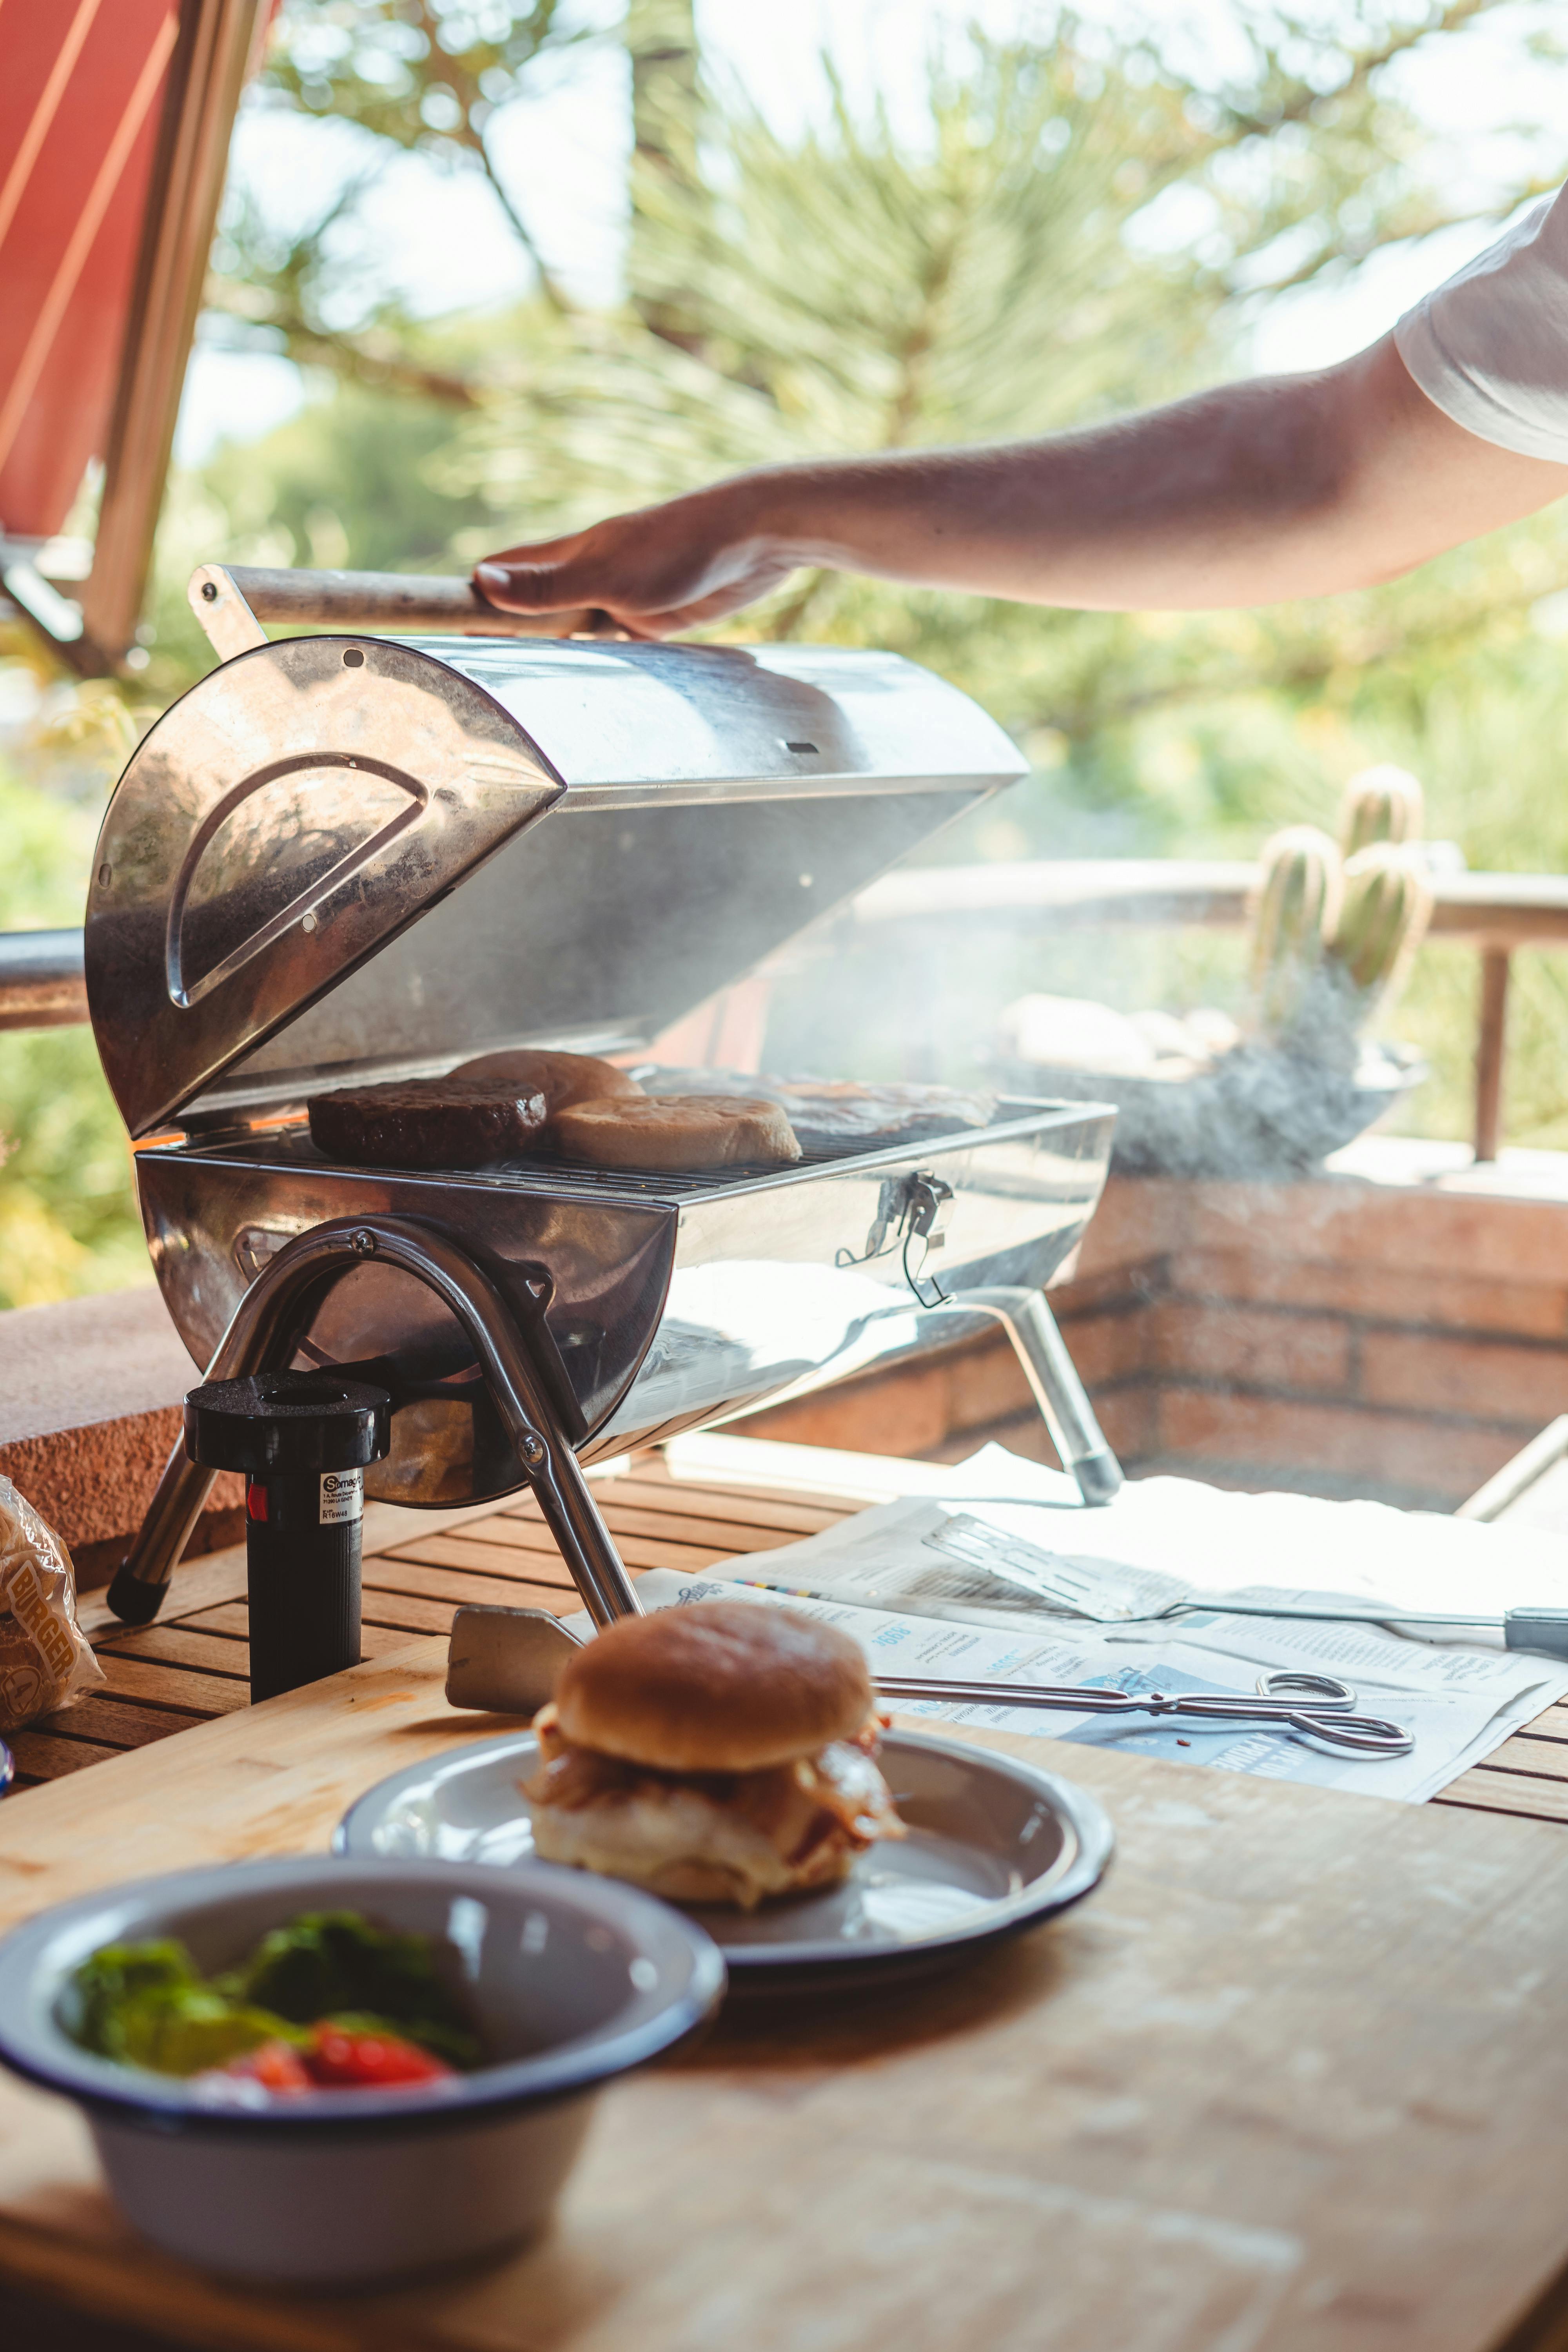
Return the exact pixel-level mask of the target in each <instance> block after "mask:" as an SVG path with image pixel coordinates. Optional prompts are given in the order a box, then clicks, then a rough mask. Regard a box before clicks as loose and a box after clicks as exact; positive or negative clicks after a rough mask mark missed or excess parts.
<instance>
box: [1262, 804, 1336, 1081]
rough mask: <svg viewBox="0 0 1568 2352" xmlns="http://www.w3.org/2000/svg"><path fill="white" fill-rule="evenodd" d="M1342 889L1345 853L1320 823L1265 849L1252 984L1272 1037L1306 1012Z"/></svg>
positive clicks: (1292, 831) (1296, 828)
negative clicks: (1342, 869)
mask: <svg viewBox="0 0 1568 2352" xmlns="http://www.w3.org/2000/svg"><path fill="white" fill-rule="evenodd" d="M1341 893H1342V877H1341V871H1340V854H1339V851H1338V850H1337V849H1336V848H1335V846H1334V845H1333V843H1332V842H1331V840H1330V839H1329V836H1328V835H1327V834H1326V833H1320V832H1319V830H1318V828H1317V826H1316V825H1311V824H1293V825H1289V826H1288V827H1287V828H1286V830H1285V831H1284V832H1283V833H1277V834H1276V835H1275V836H1274V838H1273V840H1272V841H1271V842H1269V844H1268V846H1267V848H1266V849H1265V850H1264V853H1263V880H1262V885H1261V887H1260V889H1259V891H1258V902H1257V906H1256V908H1255V910H1254V914H1253V927H1252V965H1251V982H1252V993H1253V999H1254V1003H1255V1005H1256V1008H1257V1020H1258V1027H1259V1028H1260V1029H1261V1030H1262V1032H1263V1034H1265V1035H1266V1036H1273V1037H1277V1036H1279V1035H1280V1034H1282V1033H1283V1032H1285V1031H1287V1030H1289V1027H1290V1026H1291V1024H1292V1023H1293V1021H1294V1020H1295V1019H1296V1017H1297V1015H1298V1014H1299V1013H1300V1011H1301V1008H1302V1005H1303V1003H1304V1002H1305V1000H1306V997H1307V994H1308V992H1309V991H1310V988H1311V985H1312V981H1313V978H1314V976H1315V974H1316V973H1317V971H1318V970H1319V967H1320V965H1321V961H1322V957H1323V951H1324V947H1325V944H1326V942H1327V940H1329V939H1330V938H1331V936H1332V934H1333V932H1334V929H1335V927H1336V925H1337V924H1338V921H1339V918H1340V899H1341Z"/></svg>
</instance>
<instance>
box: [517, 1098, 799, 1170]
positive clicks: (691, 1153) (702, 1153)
mask: <svg viewBox="0 0 1568 2352" xmlns="http://www.w3.org/2000/svg"><path fill="white" fill-rule="evenodd" d="M550 1132H551V1135H552V1139H554V1142H555V1145H556V1148H557V1150H560V1151H561V1152H562V1154H563V1156H564V1157H565V1158H566V1159H568V1160H591V1161H592V1162H593V1163H594V1165H595V1167H598V1168H651V1169H665V1168H669V1169H702V1168H736V1167H744V1166H749V1165H754V1164H756V1163H757V1162H770V1163H771V1162H777V1161H781V1160H798V1159H799V1158H800V1145H799V1143H798V1142H797V1141H796V1140H795V1129H793V1128H792V1127H791V1125H790V1123H789V1120H788V1118H786V1117H785V1115H784V1112H783V1111H782V1110H781V1109H780V1108H779V1106H778V1105H777V1103H772V1102H764V1101H763V1100H762V1099H761V1097H752V1096H742V1095H702V1096H697V1095H692V1096H686V1095H665V1096H663V1097H661V1098H660V1099H659V1100H658V1101H657V1102H656V1101H655V1100H653V1098H652V1097H649V1096H644V1097H641V1098H639V1099H637V1100H627V1099H626V1098H625V1097H616V1099H615V1100H614V1101H609V1102H580V1103H573V1104H571V1105H569V1106H568V1107H567V1108H565V1109H563V1110H560V1111H557V1112H555V1113H554V1115H553V1116H552V1118H551V1121H550Z"/></svg>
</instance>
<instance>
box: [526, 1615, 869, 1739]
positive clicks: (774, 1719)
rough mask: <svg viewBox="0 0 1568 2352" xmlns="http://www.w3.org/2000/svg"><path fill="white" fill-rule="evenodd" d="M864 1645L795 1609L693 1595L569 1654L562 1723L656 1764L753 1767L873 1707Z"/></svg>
mask: <svg viewBox="0 0 1568 2352" xmlns="http://www.w3.org/2000/svg"><path fill="white" fill-rule="evenodd" d="M872 1703H873V1702H872V1692H871V1678H870V1675H869V1674H868V1670H867V1665H866V1659H865V1655H864V1653H863V1652H862V1651H861V1649H860V1647H859V1645H858V1643H855V1642H852V1641H851V1640H850V1639H849V1637H848V1635H847V1633H839V1632H838V1630H837V1627H836V1626H833V1625H822V1624H818V1623H817V1622H816V1619H814V1618H811V1617H804V1616H802V1615H801V1614H800V1613H799V1612H798V1611H795V1610H793V1609H774V1608H772V1607H770V1606H769V1605H768V1604H767V1603H766V1602H759V1601H694V1602H692V1603H691V1604H690V1605H689V1607H687V1608H684V1609H661V1610H659V1611H658V1612H655V1613H654V1614H653V1615H652V1616H648V1617H623V1618H621V1619H619V1620H618V1621H617V1622H616V1623H615V1624H614V1625H609V1626H606V1627H605V1631H604V1632H603V1633H600V1634H598V1635H597V1636H596V1637H595V1639H594V1640H593V1641H592V1642H590V1643H587V1644H586V1645H585V1646H584V1648H583V1649H581V1650H579V1651H577V1652H576V1653H575V1654H574V1655H573V1656H572V1657H571V1658H569V1659H568V1660H567V1662H566V1664H565V1665H564V1666H563V1669H562V1672H561V1678H560V1681H559V1682H558V1684H557V1685H556V1689H555V1709H556V1716H557V1719H558V1720H559V1723H560V1726H561V1729H562V1731H563V1734H564V1736H565V1737H566V1738H567V1739H569V1740H570V1741H571V1742H572V1743H573V1745H574V1747H578V1748H596V1749H597V1750H598V1751H599V1753H600V1754H601V1755H605V1756H618V1757H621V1758H623V1759H625V1760H626V1762H628V1763H632V1764H645V1765H649V1766H651V1767H653V1769H655V1770H658V1771H664V1772H760V1771H763V1770H764V1769H766V1768H767V1767H768V1766H769V1765H773V1764H786V1763H789V1762H791V1761H793V1760H794V1759H795V1758H796V1757H800V1756H812V1755H815V1754H816V1751H817V1749H818V1748H825V1747H826V1745H827V1743H828V1742H829V1740H833V1739H850V1738H854V1736H855V1734H856V1733H857V1732H858V1731H859V1730H860V1729H861V1727H862V1726H863V1725H864V1724H865V1721H866V1718H867V1717H868V1715H869V1714H870V1712H871V1708H872Z"/></svg>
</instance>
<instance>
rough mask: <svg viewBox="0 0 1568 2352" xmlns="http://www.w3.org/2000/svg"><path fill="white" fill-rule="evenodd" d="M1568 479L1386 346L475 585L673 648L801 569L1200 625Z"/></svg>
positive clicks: (1358, 583)
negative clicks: (1499, 439) (1491, 431)
mask: <svg viewBox="0 0 1568 2352" xmlns="http://www.w3.org/2000/svg"><path fill="white" fill-rule="evenodd" d="M1565 491H1568V466H1558V465H1552V464H1549V463H1548V462H1547V461H1546V460H1545V459H1543V458H1540V457H1519V456H1516V455H1515V454H1514V452H1513V451H1511V450H1509V449H1500V448H1498V447H1496V446H1494V445H1493V444H1492V443H1491V442H1489V441H1483V440H1481V439H1479V437H1478V436H1477V435H1475V434H1473V433H1468V432H1466V431H1465V429H1464V427H1463V426H1462V425H1456V424H1455V423H1454V422H1453V421H1452V419H1451V418H1450V417H1448V416H1446V415H1444V413H1443V411H1442V410H1441V409H1440V408H1437V407H1436V406H1435V405H1434V404H1433V403H1432V402H1431V401H1429V400H1428V399H1427V398H1426V394H1425V393H1423V392H1422V391H1421V390H1420V389H1419V387H1418V386H1417V385H1416V384H1415V383H1414V382H1413V381H1412V379H1411V377H1410V375H1409V373H1407V371H1406V369H1405V363H1404V362H1403V360H1402V359H1401V358H1400V356H1399V353H1398V351H1397V350H1396V349H1395V347H1394V338H1393V337H1392V335H1386V336H1384V338H1383V340H1382V341H1381V342H1377V343H1373V345H1372V347H1371V348H1370V350H1368V351H1365V352H1361V353H1360V354H1359V355H1358V356H1357V357H1356V358H1355V359H1353V360H1347V361H1345V362H1343V364H1342V365H1341V366H1339V367H1332V368H1324V369H1322V370H1321V372H1319V373H1315V374H1310V375H1295V376H1274V377H1263V378H1259V379H1258V380H1257V381H1255V382H1253V383H1234V384H1227V385H1225V386H1223V387H1222V388H1221V389H1219V390H1218V391H1215V392H1205V393H1199V394H1196V395H1195V396H1194V398H1192V399H1190V400H1182V401H1177V402H1175V403H1174V404H1173V405H1172V406H1171V407H1169V408H1156V409H1151V410H1149V411H1147V412H1146V413H1145V414H1144V415H1141V416H1130V417H1126V418H1124V419H1122V420H1121V421H1120V422H1118V423H1116V424H1112V425H1100V426H1096V427H1095V428H1094V429H1092V430H1091V431H1089V432H1084V433H1064V434H1059V435H1057V436H1054V437H1053V438H1052V439H1050V440H1047V441H1035V442H1023V443H1016V444H1010V445H1005V446H998V447H993V448H978V449H931V450H904V451H900V452H898V453H897V454H895V455H892V456H889V457H865V458H858V457H851V458H844V459H841V460H838V461H836V462H833V463H830V464H823V465H807V466H777V467H768V468H765V469H763V470H762V471H759V472H757V473H752V474H742V475H738V476H737V477H736V478H734V479H733V480H731V481H728V482H720V483H718V484H716V485H715V486H714V488H711V489H708V490H700V491H698V492H696V493H695V494H694V495H693V496H691V497H689V498H682V499H671V500H670V502H669V503H668V505H667V506H661V507H647V508H645V509H642V511H641V512H639V513H637V514H628V515H617V516H616V517H615V518H614V519H613V520H610V521H608V522H602V523H595V526H594V528H593V529H592V530H585V531H580V532H578V533H577V534H576V536H575V537H574V538H571V539H559V540H552V541H547V542H546V543H545V544H544V545H542V546H538V547H514V548H510V549H508V550H507V551H506V552H505V553H504V554H501V555H497V556H491V557H489V559H488V560H487V561H486V562H483V563H481V564H479V567H478V569H477V570H476V572H475V573H474V584H475V586H476V587H477V588H478V590H479V594H480V595H481V596H483V597H485V598H486V599H487V600H488V601H489V603H490V604H495V605H499V606H500V609H501V610H502V611H503V612H508V613H547V612H558V611H562V610H565V609H567V608H569V607H573V606H578V605H590V606H598V607H599V608H600V609H601V610H603V611H605V612H607V613H608V614H611V615H612V617H613V618H614V619H615V620H616V621H617V622H618V623H619V624H620V625H621V626H622V627H623V628H625V629H626V631H627V632H628V633H629V634H630V635H633V636H637V637H667V636H672V635H675V633H676V632H677V631H678V630H680V629H689V628H694V627H696V626H697V625H699V624H700V623H701V622H704V621H716V620H721V619H722V618H724V616H725V615H726V614H730V613H734V612H738V611H739V610H740V608H741V606H742V604H750V603H752V601H753V600H754V599H755V598H756V597H758V596H765V595H766V594H767V593H769V591H770V590H771V589H773V588H776V587H777V586H778V585H779V584H780V583H781V582H782V581H784V579H786V578H787V577H788V575H789V573H790V572H792V571H794V570H795V568H796V566H797V565H800V564H813V565H822V566H826V567H828V568H830V569H832V570H836V571H841V572H869V573H872V574H874V575H876V576H878V577H879V578H881V579H884V580H897V581H902V582H905V583H910V584H912V585H919V586H922V587H930V588H949V589H959V590H963V591H968V592H970V593H973V594H977V595H982V596H1005V597H1012V598H1016V600H1017V601H1019V602H1020V603H1024V604H1057V605H1066V606H1069V607H1073V608H1076V609H1078V610H1080V611H1089V612H1137V611H1143V612H1160V611H1163V612H1205V611H1206V612H1213V611H1217V610H1220V609H1223V608H1224V607H1226V606H1232V605H1244V604H1275V603H1279V602H1282V601H1283V600H1285V599H1286V598H1292V597H1298V596H1323V595H1331V594H1333V593H1337V592H1338V591H1340V590H1342V589H1346V588H1364V587H1370V586H1373V585H1374V584H1375V583H1378V582H1380V581H1384V580H1391V579H1394V578H1395V577H1396V576H1397V575H1398V574H1399V573H1400V572H1408V571H1410V570H1412V569H1413V568H1414V567H1415V565H1416V564H1418V563H1424V562H1426V561H1427V559H1428V558H1429V557H1431V556H1434V555H1439V554H1441V553H1442V552H1443V551H1445V550H1446V549H1447V548H1450V547H1457V546H1458V545H1459V544H1460V543H1461V541H1465V540H1468V539H1476V538H1479V536H1480V534H1481V533H1482V532H1483V531H1489V530H1496V529H1497V528H1498V526H1499V525H1500V524H1502V523H1507V522H1514V521H1517V520H1518V519H1519V518H1520V517H1521V515H1527V514H1534V513H1535V512H1536V511H1537V510H1538V509H1540V508H1542V507H1544V506H1549V505H1550V504H1551V503H1552V500H1553V499H1559V498H1561V497H1563V493H1564V492H1565Z"/></svg>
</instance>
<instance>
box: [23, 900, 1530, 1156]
mask: <svg viewBox="0 0 1568 2352" xmlns="http://www.w3.org/2000/svg"><path fill="white" fill-rule="evenodd" d="M1257 882H1258V868H1257V867H1256V866H1249V865H1244V864H1240V863H1237V862H1220V861H1214V862H1209V863H1202V862H1197V861H1186V860H1183V859H1180V858H1138V857H1128V858H1067V859H1039V860H1037V861H1033V862H1019V863H1016V864H1012V865H1005V864H996V865H985V866H910V867H907V868H905V869H904V870H903V871H901V872H900V873H896V874H889V875H885V876H884V877H883V878H882V879H881V880H880V881H879V882H874V883H872V885H871V887H870V888H869V889H868V890H862V891H861V892H860V894H859V896H858V898H856V899H855V900H854V901H853V902H852V905H851V907H850V908H849V909H848V910H847V914H846V916H845V917H844V918H842V919H843V920H846V921H847V922H848V923H849V924H851V925H852V926H854V927H855V928H856V929H859V928H860V927H862V926H868V925H878V924H893V923H903V922H915V923H920V924H922V925H924V926H925V927H927V928H928V929H931V928H933V927H935V926H937V925H941V926H942V927H943V928H947V927H951V926H952V925H959V926H963V925H965V924H970V923H975V924H981V925H984V927H985V929H988V930H994V929H996V928H997V927H998V926H1006V925H1016V926H1018V927H1020V928H1026V929H1039V928H1040V927H1042V926H1043V925H1045V924H1047V923H1048V924H1049V925H1050V926H1051V927H1052V928H1053V929H1059V928H1060V927H1062V926H1063V925H1065V924H1075V923H1079V924H1090V923H1131V924H1135V925H1138V926H1140V927H1142V928H1144V929H1147V928H1150V927H1152V926H1157V925H1170V926H1176V925H1181V924H1195V925H1200V926H1206V927H1213V928H1218V929H1233V930H1234V929H1239V928H1240V927H1241V925H1242V924H1244V923H1245V922H1246V920H1247V909H1248V906H1249V902H1250V899H1251V895H1252V892H1253V890H1254V888H1255V887H1256V886H1257ZM1433 887H1434V889H1435V892H1436V905H1435V906H1434V908H1433V911H1432V924H1431V929H1430V931H1429V932H1428V934H1427V936H1428V937H1429V938H1431V939H1434V940H1448V941H1451V942H1452V943H1453V944H1454V945H1456V946H1459V947H1468V948H1474V949H1475V950H1476V951H1477V953H1478V954H1479V957H1480V960H1481V973H1480V982H1481V984H1480V1012H1479V1023H1478V1027H1477V1036H1476V1095H1475V1100H1476V1109H1475V1148H1476V1157H1477V1159H1478V1160H1495V1159H1496V1158H1497V1153H1498V1145H1499V1142H1500V1135H1501V1116H1502V1082H1503V1070H1504V1066H1505V1063H1506V1060H1507V1054H1508V989H1509V971H1510V960H1511V958H1512V956H1513V953H1514V950H1516V949H1518V948H1531V947H1532V948H1552V947H1557V948H1568V875H1556V874H1445V875H1440V876H1436V877H1434V885H1433ZM87 1018H88V1010H87V990H86V985H85V983H84V982H83V979H82V947H81V933H80V932H79V931H67V930H58V931H9V932H0V1029H43V1028H54V1027H58V1026H61V1025H64V1024H69V1023H73V1022H83V1021H85V1020H86V1019H87Z"/></svg>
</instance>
